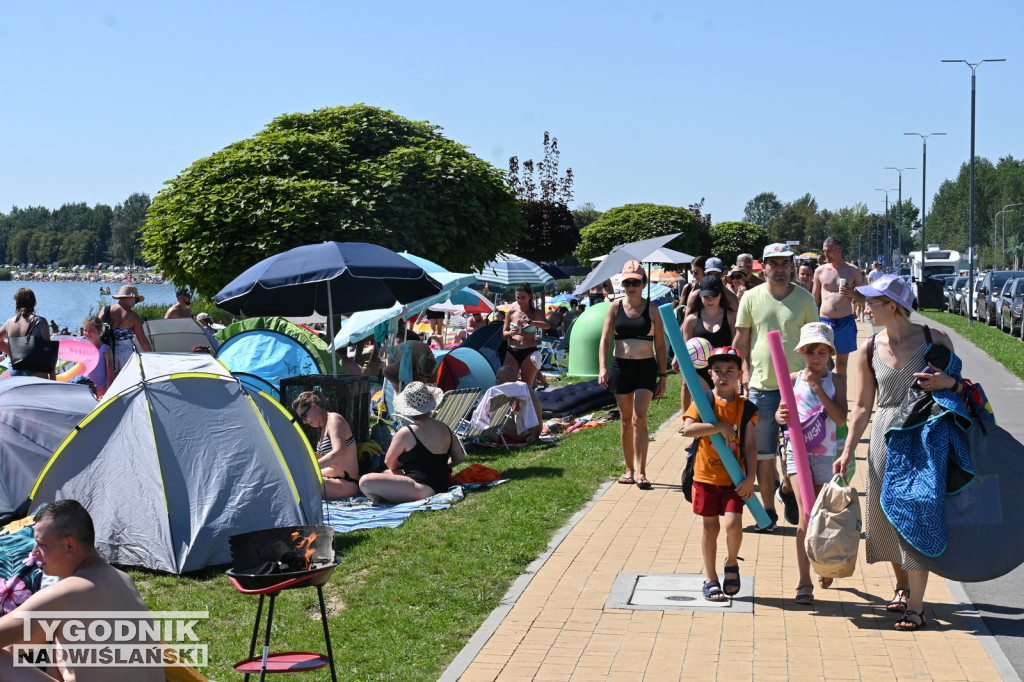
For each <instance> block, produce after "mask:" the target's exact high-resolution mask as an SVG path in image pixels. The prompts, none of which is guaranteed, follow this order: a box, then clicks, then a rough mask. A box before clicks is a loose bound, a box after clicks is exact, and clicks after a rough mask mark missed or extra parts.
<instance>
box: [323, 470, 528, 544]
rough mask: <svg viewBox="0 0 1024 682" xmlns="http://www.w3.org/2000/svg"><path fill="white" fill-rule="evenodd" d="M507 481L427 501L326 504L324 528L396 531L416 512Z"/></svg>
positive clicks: (460, 488) (455, 489) (465, 488)
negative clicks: (390, 529)
mask: <svg viewBox="0 0 1024 682" xmlns="http://www.w3.org/2000/svg"><path fill="white" fill-rule="evenodd" d="M506 480H508V479H503V480H500V481H494V482H492V483H471V484H467V485H456V486H452V487H451V488H449V489H448V490H447V491H446V492H443V493H438V494H436V495H433V496H431V497H428V498H427V499H425V500H417V501H416V502H403V503H401V504H377V503H374V502H373V501H372V500H371V499H370V498H368V497H363V496H358V497H349V498H346V499H344V500H331V501H329V502H327V501H325V502H324V525H326V526H330V527H331V528H333V529H334V530H336V531H338V532H339V533H350V532H352V531H354V530H365V529H367V528H395V527H397V526H400V525H402V523H404V522H405V520H406V519H407V518H409V516H410V515H411V514H412V513H413V512H416V511H429V510H435V509H447V508H449V507H451V506H452V505H453V504H455V503H456V502H459V501H461V500H462V499H463V498H464V497H465V496H466V493H467V492H469V491H471V490H478V489H480V488H487V487H491V486H495V485H499V484H501V483H504V482H505V481H506Z"/></svg>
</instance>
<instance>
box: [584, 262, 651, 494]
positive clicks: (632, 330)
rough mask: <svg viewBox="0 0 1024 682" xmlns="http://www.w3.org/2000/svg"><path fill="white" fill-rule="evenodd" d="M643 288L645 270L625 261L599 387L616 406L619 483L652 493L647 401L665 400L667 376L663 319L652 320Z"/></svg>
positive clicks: (604, 339) (605, 333) (606, 332)
mask: <svg viewBox="0 0 1024 682" xmlns="http://www.w3.org/2000/svg"><path fill="white" fill-rule="evenodd" d="M646 282H647V276H646V274H645V273H644V269H643V266H642V265H640V263H639V262H638V261H635V260H631V261H627V262H626V264H625V265H624V266H623V268H622V287H623V289H625V290H626V296H625V298H622V299H619V300H617V301H612V303H611V305H609V306H608V314H607V315H605V318H604V329H603V330H602V332H601V346H600V350H599V355H598V358H599V360H600V367H601V370H600V372H599V373H598V375H597V382H598V383H599V384H601V385H602V386H604V387H605V388H607V389H609V390H610V391H611V392H612V393H614V394H615V402H616V403H618V406H619V415H620V417H621V427H620V428H621V432H620V439H621V442H622V454H623V457H624V458H625V460H626V473H625V474H624V475H623V476H622V478H620V479H619V483H636V484H637V487H638V488H640V489H641V490H649V489H650V487H651V482H650V481H648V480H647V445H648V440H649V436H648V432H647V410H648V409H649V408H650V406H651V399H653V398H660V397H662V396H663V395H665V377H666V376H667V375H666V373H665V366H666V364H667V363H666V360H667V356H666V355H665V329H664V327H662V323H661V316H660V315H652V314H651V307H652V306H651V303H650V301H648V300H647V299H646V298H644V297H643V286H644V284H645V283H646ZM613 337H614V339H615V352H614V354H613V356H612V361H611V363H609V362H608V348H609V347H610V346H611V345H612V344H611V342H612V338H613ZM634 472H635V474H636V478H635V479H634V478H633V476H634Z"/></svg>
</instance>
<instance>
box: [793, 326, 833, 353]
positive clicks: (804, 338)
mask: <svg viewBox="0 0 1024 682" xmlns="http://www.w3.org/2000/svg"><path fill="white" fill-rule="evenodd" d="M834 338H835V335H834V333H833V332H832V327H830V326H828V325H827V324H825V323H824V322H808V323H807V324H805V325H804V326H802V327H800V342H799V343H797V344H796V348H794V349H793V350H795V351H799V350H800V349H801V348H803V347H805V346H810V345H813V344H815V343H823V344H825V345H826V346H828V347H829V348H831V349H832V355H835V354H836V346H835V343H834V341H833V339H834Z"/></svg>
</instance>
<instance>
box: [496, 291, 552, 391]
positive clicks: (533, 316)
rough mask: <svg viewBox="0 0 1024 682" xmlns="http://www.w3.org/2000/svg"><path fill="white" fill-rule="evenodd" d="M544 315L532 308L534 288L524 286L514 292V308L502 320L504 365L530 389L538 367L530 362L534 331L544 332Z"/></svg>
mask: <svg viewBox="0 0 1024 682" xmlns="http://www.w3.org/2000/svg"><path fill="white" fill-rule="evenodd" d="M547 328H548V323H547V321H546V320H545V319H544V314H543V313H541V311H539V310H537V309H536V308H535V307H534V305H533V288H532V287H531V286H530V285H529V284H528V283H526V282H523V283H522V284H520V285H519V286H518V287H517V288H516V304H515V305H514V306H513V307H512V308H511V309H510V310H509V311H508V315H507V316H506V318H505V327H504V332H503V333H504V336H505V338H506V339H507V340H508V354H507V355H506V356H505V364H506V365H511V366H512V367H515V368H516V369H518V370H519V376H520V378H521V379H522V381H523V382H524V383H525V384H526V385H527V386H530V387H532V386H533V383H534V381H535V380H536V379H537V372H539V371H540V366H539V364H537V363H534V361H533V360H532V359H531V356H532V355H533V354H534V353H536V352H538V351H539V349H538V348H537V331H538V330H539V329H547Z"/></svg>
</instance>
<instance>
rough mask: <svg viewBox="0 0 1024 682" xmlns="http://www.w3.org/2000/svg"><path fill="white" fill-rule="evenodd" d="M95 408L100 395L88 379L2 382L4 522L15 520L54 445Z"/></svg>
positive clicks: (0, 491)
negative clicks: (77, 381) (79, 381)
mask: <svg viewBox="0 0 1024 682" xmlns="http://www.w3.org/2000/svg"><path fill="white" fill-rule="evenodd" d="M94 407H96V398H94V397H93V395H92V391H91V390H90V389H89V387H88V386H85V385H83V384H65V383H62V382H59V381H49V380H47V379H37V378H36V377H10V378H7V379H4V380H3V381H0V453H2V454H0V523H6V522H7V521H11V520H13V518H14V517H15V514H14V512H15V510H16V509H18V508H19V507H20V506H21V505H22V503H23V502H25V501H26V500H27V499H28V494H29V492H30V491H31V490H32V484H33V483H34V482H35V480H36V477H37V476H38V475H39V472H40V471H42V469H43V466H44V465H45V464H46V462H47V461H48V460H49V459H50V457H51V456H52V455H53V452H54V450H56V449H57V448H58V447H59V446H60V444H61V443H62V442H63V441H64V439H65V438H67V437H68V434H69V433H71V431H72V430H73V429H74V428H75V425H77V424H78V422H80V421H82V418H83V417H85V415H87V414H89V412H91V411H92V409H93V408H94Z"/></svg>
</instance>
